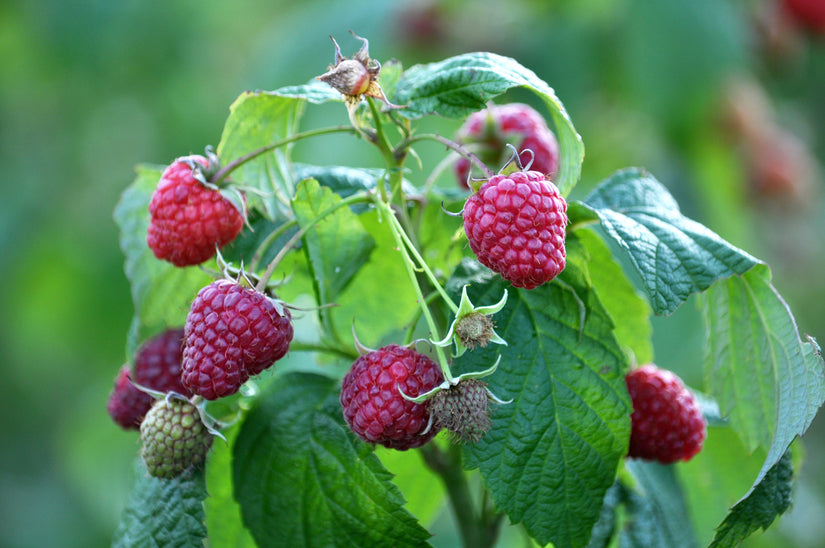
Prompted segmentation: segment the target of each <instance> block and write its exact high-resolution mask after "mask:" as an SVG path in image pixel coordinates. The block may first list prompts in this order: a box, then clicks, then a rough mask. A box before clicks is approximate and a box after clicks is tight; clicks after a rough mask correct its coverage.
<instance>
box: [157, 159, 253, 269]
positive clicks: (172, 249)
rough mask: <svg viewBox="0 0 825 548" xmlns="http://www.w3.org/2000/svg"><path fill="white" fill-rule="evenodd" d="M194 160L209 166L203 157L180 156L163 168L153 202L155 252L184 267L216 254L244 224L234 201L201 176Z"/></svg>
mask: <svg viewBox="0 0 825 548" xmlns="http://www.w3.org/2000/svg"><path fill="white" fill-rule="evenodd" d="M193 163H199V164H200V165H201V166H203V168H204V169H206V168H208V167H209V165H208V160H207V159H206V158H204V157H203V156H197V155H195V156H187V157H183V158H178V159H177V160H175V161H174V162H173V163H172V164H171V165H170V166H169V167H167V168H166V170H165V171H164V172H163V175H162V176H161V178H160V181H159V182H158V186H157V188H156V189H155V192H154V194H152V200H151V202H150V203H149V214H150V217H151V220H150V223H149V232H148V235H147V237H146V242H147V244H149V247H150V248H151V249H152V252H153V253H154V254H155V257H157V258H158V259H163V260H165V261H169V262H170V263H172V264H174V265H175V266H181V267H182V266H190V265H197V264H201V263H202V262H204V261H206V260H207V259H210V258H212V257H213V256H214V255H215V250H216V248H220V247H223V246H225V245H226V244H228V243H229V242H231V241H232V240H234V239H235V237H237V235H238V234H239V233H240V231H241V229H242V228H243V224H244V221H243V216H242V215H241V213H240V212H239V211H238V209H237V208H236V207H235V206H234V205H233V204H232V202H230V201H229V200H227V199H226V198H224V197H223V196H222V195H221V193H220V191H219V190H217V189H213V188H208V187H206V186H205V185H204V184H203V183H201V182H200V181H198V180H197V179H196V178H195V176H194V174H193V172H192V171H193V167H192V164H193Z"/></svg>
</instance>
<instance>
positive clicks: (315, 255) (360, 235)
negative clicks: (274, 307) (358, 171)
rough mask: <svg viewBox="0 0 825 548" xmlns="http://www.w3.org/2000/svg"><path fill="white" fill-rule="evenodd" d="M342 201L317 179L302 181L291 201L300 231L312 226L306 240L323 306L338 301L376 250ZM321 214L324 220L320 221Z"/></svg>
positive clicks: (359, 223) (367, 234)
mask: <svg viewBox="0 0 825 548" xmlns="http://www.w3.org/2000/svg"><path fill="white" fill-rule="evenodd" d="M341 202H342V200H341V197H340V196H339V195H337V194H335V193H334V192H332V190H330V189H329V188H327V187H322V186H321V185H319V184H318V181H316V180H315V179H305V180H303V181H301V182H300V183H299V184H298V188H297V191H296V193H295V199H294V200H293V202H292V211H293V212H294V213H295V218H296V219H297V221H298V224H299V225H300V226H301V228H302V229H306V228H308V227H310V226H311V228H308V230H307V231H306V232H305V233H304V237H303V240H304V243H305V244H306V245H305V249H306V252H307V256H308V258H309V263H310V266H311V267H312V272H313V275H314V277H315V282H316V285H317V288H318V300H319V303H321V304H328V303H332V302H333V301H334V300H335V298H336V297H337V296H338V294H339V293H341V291H343V289H344V288H345V287H347V285H348V284H349V282H350V281H351V280H352V278H353V277H354V276H355V274H356V273H357V272H358V270H359V269H360V268H361V265H362V264H364V263H365V262H366V261H367V259H368V258H369V255H370V253H371V252H372V250H373V248H374V247H375V242H374V240H373V239H372V237H371V236H370V235H369V233H368V232H367V231H366V230H365V229H364V227H363V225H362V224H361V222H360V221H359V220H358V217H357V216H356V215H355V214H354V213H353V212H352V211H350V209H349V208H348V207H346V206H341ZM335 208H337V209H335ZM330 211H331V213H327V212H330ZM322 215H323V219H322V220H321V221H317V220H318V218H319V217H320V216H322ZM316 221H317V222H316ZM312 223H315V224H314V225H313V224H312Z"/></svg>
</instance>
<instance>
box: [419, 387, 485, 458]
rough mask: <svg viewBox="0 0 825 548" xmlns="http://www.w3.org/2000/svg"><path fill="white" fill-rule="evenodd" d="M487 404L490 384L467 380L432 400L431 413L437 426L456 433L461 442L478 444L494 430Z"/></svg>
mask: <svg viewBox="0 0 825 548" xmlns="http://www.w3.org/2000/svg"><path fill="white" fill-rule="evenodd" d="M487 403H488V397H487V383H485V382H484V381H480V380H478V379H466V380H462V381H461V382H459V383H458V384H456V385H454V386H451V387H450V388H448V389H446V390H439V391H438V392H437V393H436V394H435V396H433V398H432V400H430V412H431V413H432V414H433V417H434V418H435V421H436V424H438V425H439V426H443V427H444V428H446V429H447V430H449V431H450V432H452V433H453V434H454V435H455V437H456V438H457V439H458V440H459V441H464V442H471V443H475V442H477V441H478V440H480V439H481V438H482V437H483V436H484V434H486V433H487V431H488V430H489V429H490V417H489V416H488V415H487Z"/></svg>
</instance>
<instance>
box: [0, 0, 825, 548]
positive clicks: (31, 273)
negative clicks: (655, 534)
mask: <svg viewBox="0 0 825 548" xmlns="http://www.w3.org/2000/svg"><path fill="white" fill-rule="evenodd" d="M349 29H352V30H354V31H355V32H356V33H357V34H360V35H362V36H366V37H368V38H369V39H370V51H371V53H372V55H373V57H375V58H377V59H379V60H382V61H383V60H387V59H389V58H398V59H400V60H402V61H403V62H404V64H405V65H406V66H410V65H412V64H415V63H420V62H428V61H433V60H437V59H441V58H444V57H447V56H451V55H455V54H458V53H462V52H467V51H475V50H488V51H494V52H496V53H500V54H504V55H508V56H512V57H515V58H516V59H517V60H518V61H520V62H521V63H522V64H524V65H525V66H527V67H529V68H531V69H533V70H534V71H535V72H536V73H537V74H538V75H539V76H540V77H541V78H543V79H544V80H546V81H547V82H549V83H550V85H551V86H553V87H554V88H555V90H556V92H557V94H558V95H559V97H560V98H561V99H562V101H563V102H564V103H565V105H566V107H567V109H568V111H569V113H570V115H571V117H572V119H573V122H574V124H575V125H576V127H577V129H578V130H579V132H580V133H581V135H582V137H583V139H584V142H585V147H586V156H585V164H584V171H583V176H582V183H581V185H580V188H578V189H577V190H576V192H575V193H574V197H582V196H583V195H584V193H585V192H586V191H587V189H588V188H592V187H593V185H595V184H596V183H597V182H598V181H599V180H600V179H602V178H604V177H605V176H607V175H609V174H610V173H611V172H612V171H614V170H615V169H618V168H621V167H626V166H630V165H639V166H644V167H646V168H648V169H649V170H651V171H652V172H653V173H654V174H655V175H656V176H657V177H658V178H659V179H660V180H661V181H662V182H663V183H665V184H666V185H667V186H668V187H669V188H670V189H671V191H672V192H673V193H674V194H675V195H676V197H677V199H678V200H679V201H680V203H681V204H682V207H683V210H684V211H685V212H686V213H687V214H688V215H689V216H692V217H694V218H697V219H699V220H701V221H703V222H705V223H706V224H707V225H708V226H710V227H711V228H712V229H713V230H715V231H717V232H719V233H720V234H721V235H722V236H724V237H726V238H728V239H729V240H730V241H732V242H733V243H735V244H737V245H739V246H740V247H743V248H745V249H747V250H748V251H750V252H752V253H753V254H754V255H756V256H757V257H760V258H762V259H764V260H766V261H767V262H769V263H770V264H771V265H772V267H773V270H774V281H775V285H776V287H777V288H778V289H779V291H780V292H781V293H782V294H783V296H784V297H785V298H786V300H787V301H788V303H789V304H790V306H791V308H792V310H793V311H794V313H795V315H796V317H797V320H798V322H799V327H800V331H801V332H803V333H810V334H811V335H813V336H815V337H818V338H819V339H820V340H821V341H823V340H825V313H823V304H822V303H823V302H825V276H823V275H822V272H823V267H825V238H823V236H825V199H824V198H823V196H824V195H825V188H823V177H822V173H823V172H822V169H823V166H825V35H822V34H820V35H817V34H816V33H814V32H811V31H808V30H806V29H804V28H802V27H800V26H799V25H798V24H794V22H793V21H791V20H790V19H789V18H788V17H787V16H786V15H783V13H782V12H781V11H780V10H779V9H778V8H777V6H776V4H775V2H774V0H759V1H757V0H754V1H744V0H743V1H734V0H724V1H723V0H691V1H688V0H683V1H677V2H668V1H665V0H578V1H562V0H555V1H547V0H534V1H531V0H513V1H509V2H495V1H492V0H475V1H463V0H453V1H445V2H425V1H417V2H416V1H412V0H407V1H398V2H395V1H377V0H369V1H364V2H357V3H356V2H332V1H316V0H305V1H303V2H285V1H281V0H268V1H266V2H264V1H259V0H239V1H238V2H233V3H231V4H230V3H204V2H200V3H195V2H186V1H183V0H171V1H170V0H167V1H160V0H146V1H137V0H131V1H130V0H124V1H120V2H110V1H105V0H90V1H81V2H57V1H46V0H40V1H38V0H32V1H28V2H22V1H19V0H12V1H11V2H4V3H2V4H0V169H2V174H3V175H2V178H0V181H2V183H0V184H2V185H3V186H2V188H3V190H2V200H0V227H2V230H0V272H2V274H3V277H4V280H3V283H2V285H0V310H2V311H3V315H2V318H3V320H2V321H3V324H2V325H3V328H2V330H0V349H2V352H3V367H2V368H0V386H1V387H2V391H3V393H4V397H3V398H2V400H0V417H2V418H1V419H0V421H2V422H1V423H0V424H2V431H3V440H4V442H3V449H2V451H0V524H2V526H0V546H8V547H42V546H68V547H75V546H77V547H89V546H105V545H107V544H108V543H109V539H110V538H111V534H112V532H113V531H114V528H115V526H116V523H117V520H118V518H119V514H120V511H121V509H122V507H123V505H124V503H125V501H126V498H127V495H128V491H129V488H130V486H131V482H132V476H131V474H132V460H133V457H134V455H135V452H136V450H137V437H136V435H135V434H134V433H125V432H122V431H121V430H120V429H119V428H117V427H116V426H115V425H114V423H112V422H111V420H110V419H109V417H108V416H107V414H106V411H105V404H106V398H107V396H108V393H109V390H110V389H111V386H112V380H113V378H114V375H115V373H116V372H117V369H118V367H119V366H120V364H121V363H123V362H124V361H125V359H126V356H125V353H124V348H125V341H126V332H127V329H128V327H129V322H130V319H131V314H132V304H131V299H130V294H129V287H128V283H127V280H126V278H125V276H124V274H123V269H122V257H121V255H120V251H119V248H118V234H117V231H116V227H115V225H114V222H113V221H112V210H113V208H114V205H115V203H116V202H117V200H118V197H119V194H120V193H121V192H122V191H123V189H124V188H125V187H126V186H127V185H128V184H129V183H130V181H131V180H132V178H133V174H134V172H133V167H134V166H135V165H136V164H138V163H142V162H148V163H155V164H166V163H168V162H170V161H171V160H172V159H174V158H175V157H177V156H181V155H184V154H189V153H193V152H201V151H202V150H203V148H204V146H205V145H209V144H212V145H216V144H217V142H218V140H219V138H220V133H221V129H222V127H223V123H224V120H225V119H226V116H227V114H228V107H229V105H230V104H231V103H232V101H233V100H234V99H235V97H237V96H238V95H239V94H240V93H241V92H242V91H244V90H247V89H275V88H278V87H281V86H285V85H292V84H299V83H304V82H307V81H309V80H310V79H312V78H313V77H314V76H316V75H318V74H320V73H322V72H323V71H324V70H325V69H326V66H327V65H328V64H329V63H330V62H331V61H332V46H331V42H330V41H329V38H328V35H330V34H332V35H334V36H335V37H336V38H337V40H338V42H339V43H340V44H341V45H342V49H343V51H344V53H345V55H349V54H351V53H352V52H354V51H355V50H356V49H357V47H358V46H359V45H360V44H359V43H358V42H356V41H354V40H353V39H352V38H351V37H350V36H349V35H348V34H347V31H348V30H349ZM510 98H512V99H517V100H526V99H527V98H526V97H522V96H520V95H519V94H518V93H515V94H514V95H513V96H512V97H510ZM340 110H341V111H343V108H341V109H340ZM310 111H312V109H310ZM317 112H318V113H320V114H315V115H313V114H312V113H311V112H310V114H309V116H308V121H310V122H311V121H314V122H315V123H322V122H320V121H319V120H318V119H317V116H327V115H329V114H328V113H329V112H331V111H330V110H323V109H320V110H318V111H317ZM335 115H336V116H339V117H338V118H336V120H335V122H334V123H341V122H343V120H345V118H344V116H343V112H338V111H337V110H336V112H335ZM313 116H315V117H316V118H313ZM456 127H457V126H456ZM358 144H359V143H356V145H358ZM357 149H358V146H355V147H353V149H352V150H350V149H349V148H341V149H338V150H330V151H329V156H328V157H325V158H317V157H310V156H309V155H308V153H307V152H303V150H304V149H302V148H299V149H298V151H297V153H298V155H299V159H300V160H303V161H312V162H316V163H319V164H331V163H340V162H347V161H348V160H352V161H355V162H359V161H363V162H374V161H375V160H376V159H375V158H374V157H373V156H370V155H369V154H367V155H366V156H364V157H363V158H361V157H359V156H358V154H360V153H359V152H357ZM307 150H309V149H307ZM353 155H354V156H353ZM692 304H693V303H692V302H689V303H687V304H686V305H685V306H683V307H682V309H680V310H679V311H677V312H676V313H675V314H674V316H673V317H671V318H665V319H659V318H657V319H655V320H654V329H655V342H656V349H657V361H658V363H659V364H660V365H662V366H664V367H668V368H671V369H674V370H676V371H677V372H679V373H680V374H681V375H683V377H684V378H685V380H686V381H687V382H688V383H690V384H692V385H694V386H701V370H700V367H701V366H700V360H701V357H702V349H701V344H702V338H701V323H700V321H699V318H698V314H697V313H696V311H695V308H694V307H693V306H692ZM805 446H806V450H807V459H806V464H805V466H804V468H803V470H802V477H801V479H800V481H799V483H798V486H797V498H796V505H795V507H794V510H793V512H792V513H791V514H789V515H787V516H786V517H784V518H783V519H782V520H781V522H780V523H779V525H777V526H775V527H774V528H773V529H772V531H771V532H770V533H769V534H768V535H764V536H762V537H759V538H755V539H752V540H750V541H748V545H751V546H771V545H774V546H775V545H783V546H799V547H808V546H810V547H814V546H822V540H821V539H822V538H825V523H823V521H822V520H821V516H822V514H823V511H825V470H823V468H822V466H821V462H823V460H825V419H823V418H822V417H818V418H817V420H816V421H815V422H814V425H813V427H812V429H811V431H810V432H809V434H808V435H807V436H806V440H805ZM777 543H779V544H777Z"/></svg>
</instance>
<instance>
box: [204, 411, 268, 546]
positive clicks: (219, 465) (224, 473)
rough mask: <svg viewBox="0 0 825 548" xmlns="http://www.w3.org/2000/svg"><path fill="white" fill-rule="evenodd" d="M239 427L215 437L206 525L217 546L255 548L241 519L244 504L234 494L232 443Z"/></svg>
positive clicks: (207, 480)
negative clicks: (240, 503)
mask: <svg viewBox="0 0 825 548" xmlns="http://www.w3.org/2000/svg"><path fill="white" fill-rule="evenodd" d="M239 430H240V428H239V427H238V426H237V425H236V426H234V427H233V428H232V429H231V430H229V431H227V430H223V431H222V433H223V434H224V436H226V438H227V442H224V441H223V440H218V439H216V440H215V443H214V444H213V446H212V450H211V451H210V453H209V465H208V466H207V468H206V486H207V489H208V490H209V498H207V499H206V500H205V501H204V510H205V512H206V525H207V529H208V531H209V545H210V546H215V547H216V548H218V547H221V546H232V547H234V548H255V546H256V544H255V541H254V539H253V538H252V535H251V534H250V533H249V530H248V529H247V528H246V527H244V525H243V521H242V520H241V507H240V506H239V505H238V503H237V501H236V500H235V498H234V496H233V486H232V445H231V444H233V443H234V442H235V437H236V436H237V434H238V431H239Z"/></svg>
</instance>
